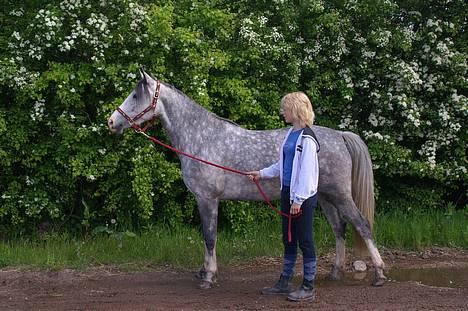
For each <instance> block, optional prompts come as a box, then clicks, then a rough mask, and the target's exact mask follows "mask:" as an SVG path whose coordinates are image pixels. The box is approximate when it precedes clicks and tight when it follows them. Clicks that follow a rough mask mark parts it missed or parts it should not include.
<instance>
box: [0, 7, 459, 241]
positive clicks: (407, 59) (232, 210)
mask: <svg viewBox="0 0 468 311" xmlns="http://www.w3.org/2000/svg"><path fill="white" fill-rule="evenodd" d="M2 8H3V10H2V12H0V23H1V25H2V27H1V29H0V92H1V94H2V96H1V99H0V231H1V232H12V233H13V234H21V233H30V232H34V231H35V230H36V229H37V228H38V226H39V225H41V224H44V223H49V224H51V225H52V226H53V227H54V228H67V230H70V231H73V232H90V230H92V229H93V228H95V227H98V226H103V225H104V224H105V223H108V222H109V221H110V219H115V220H116V221H117V222H118V224H119V226H122V228H129V229H131V230H133V228H140V227H143V226H148V225H151V224H152V223H154V222H162V223H165V224H168V225H169V226H170V227H175V226H177V224H179V223H190V224H197V222H198V219H197V216H196V213H197V212H196V204H195V201H194V199H193V196H192V195H190V194H189V193H188V192H187V190H186V189H185V187H184V185H183V182H182V180H181V175H180V169H179V164H178V160H177V158H176V157H175V156H174V155H172V154H170V153H169V152H168V151H166V150H161V149H159V148H154V147H153V146H151V145H150V144H149V143H148V142H147V141H145V140H144V139H143V138H141V137H138V136H137V135H135V134H133V133H126V134H125V135H123V136H120V137H115V136H113V135H111V134H110V133H109V132H108V130H107V128H106V120H107V118H108V117H109V115H110V114H111V113H112V112H113V111H114V109H115V108H116V107H117V106H118V105H120V103H121V102H122V101H123V100H124V98H125V97H126V96H127V94H128V93H129V92H130V90H131V89H132V88H133V86H134V84H135V82H136V80H137V69H138V68H139V67H144V68H145V69H146V70H147V71H148V72H150V73H152V74H153V75H154V76H155V77H157V78H160V79H162V80H164V81H166V82H169V83H171V84H174V85H175V86H177V87H178V88H179V89H181V90H182V91H183V92H184V93H186V94H187V95H188V96H190V97H192V98H193V99H194V100H196V101H197V102H198V103H200V104H201V105H203V106H204V107H206V108H208V109H210V110H211V111H213V112H214V113H217V114H218V115H221V116H223V117H226V118H229V119H231V120H234V121H235V122H237V123H239V124H241V125H242V126H245V127H247V128H250V129H271V128H277V127H280V126H283V123H282V122H281V121H280V119H279V117H278V108H279V107H278V106H279V105H278V102H279V100H280V98H281V96H282V95H284V94H285V93H286V92H289V91H294V90H304V91H306V92H307V93H308V94H309V95H310V97H311V98H312V100H313V103H314V108H315V110H316V113H317V118H316V122H317V124H318V125H324V126H329V127H332V128H337V129H343V130H351V131H354V132H357V133H359V134H361V135H362V136H363V137H364V138H365V139H366V141H367V142H368V144H369V148H370V152H371V156H372V158H373V161H374V164H375V173H376V176H377V182H378V185H377V189H378V190H379V202H378V204H379V206H383V207H384V208H385V209H391V208H392V207H393V208H395V207H396V208H398V209H402V210H408V209H414V208H415V207H417V206H424V207H431V208H432V207H435V206H438V205H439V202H440V201H444V200H447V198H449V197H451V196H453V193H457V194H460V193H462V196H463V195H464V196H465V198H466V193H464V192H465V190H464V189H466V187H467V169H466V164H467V163H466V162H467V158H466V141H467V132H466V130H464V126H463V124H464V123H465V120H466V117H467V114H468V109H467V97H466V90H467V82H466V73H467V37H466V22H465V19H466V16H465V15H466V13H465V12H466V10H467V5H466V2H465V1H461V0H454V1H450V2H448V3H447V1H442V0H430V1H417V0H414V1H399V0H379V1H370V0H369V1H368V0H366V1H354V0H345V1H322V0H313V1H299V2H298V1H279V0H278V1H276V0H275V1H251V0H243V1H235V2H232V1H225V0H212V1H198V0H197V1H187V0H171V1H169V0H163V1H158V2H154V1H139V2H133V1H131V0H108V1H104V2H103V1H88V0H84V1H72V0H62V1H60V0H50V1H31V0H27V1H23V2H21V3H19V2H17V1H10V0H7V1H4V3H3V4H2ZM152 134H154V135H157V136H159V137H161V136H164V133H163V131H162V129H161V128H160V127H159V126H158V127H156V128H155V129H154V130H153V132H152ZM419 180H422V183H423V186H422V187H420V186H419ZM429 185H436V186H433V187H432V186H429ZM456 200H458V199H456ZM387 201H388V203H387ZM461 201H463V200H461ZM459 203H460V200H459ZM262 210H263V209H262ZM265 215H267V214H266V213H263V211H262V212H259V211H258V209H257V207H256V204H251V203H250V204H248V203H227V204H225V205H224V206H223V207H222V212H221V216H222V218H221V221H220V223H221V225H222V226H228V227H230V228H232V229H233V231H234V232H239V233H242V234H243V235H248V234H250V233H251V232H252V230H253V229H252V228H254V227H255V224H257V223H259V222H263V221H266V222H268V217H270V216H265Z"/></svg>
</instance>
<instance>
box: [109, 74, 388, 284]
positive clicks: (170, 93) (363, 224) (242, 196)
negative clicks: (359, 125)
mask: <svg viewBox="0 0 468 311" xmlns="http://www.w3.org/2000/svg"><path fill="white" fill-rule="evenodd" d="M141 76H142V78H141V80H140V81H139V82H138V83H137V85H136V87H135V89H134V90H133V91H132V92H131V93H130V95H129V96H128V97H127V99H126V100H125V101H124V102H123V103H122V105H121V106H120V107H119V108H118V110H120V112H119V111H115V112H114V113H113V114H112V116H111V117H110V118H109V120H108V126H109V129H110V130H111V131H112V132H115V133H118V134H121V133H122V132H123V130H124V129H127V128H129V127H130V123H129V120H127V119H126V118H130V121H132V120H131V119H133V118H134V117H135V116H138V120H135V123H137V124H141V123H143V122H145V121H148V120H151V119H153V118H154V117H158V118H159V119H160V120H161V123H162V125H163V127H164V129H165V130H166V131H167V134H168V136H169V139H170V141H171V142H172V145H173V146H174V147H175V148H178V149H180V150H182V151H184V152H185V153H188V154H192V155H195V156H197V157H199V158H202V159H205V160H208V161H211V162H214V163H217V164H220V165H223V166H227V167H231V168H234V169H236V170H240V171H244V172H247V171H253V170H258V169H261V168H264V167H267V166H269V165H271V164H272V163H274V162H276V161H277V160H278V153H279V149H280V146H281V143H282V141H283V139H284V137H285V135H286V132H287V129H278V130H267V131H252V130H246V129H244V128H242V127H240V126H238V125H236V124H235V123H233V122H230V121H229V120H226V119H223V118H221V117H218V116H216V115H215V114H213V113H211V112H209V111H208V110H206V109H204V108H203V107H201V106H200V105H198V104H197V103H195V102H194V101H193V100H192V99H190V98H189V97H187V96H186V95H185V94H183V93H182V92H180V91H179V90H177V89H176V88H174V87H173V86H171V85H168V84H166V83H162V82H160V81H158V80H155V79H154V78H152V77H151V76H150V75H148V74H147V73H145V72H144V71H143V70H142V71H141ZM155 94H156V96H155ZM124 115H126V118H125V117H124ZM312 129H313V131H314V132H315V135H316V136H317V138H318V141H319V143H320V152H319V154H318V158H319V168H320V177H319V187H318V201H319V205H320V206H321V208H322V210H323V212H324V214H325V215H326V217H327V219H328V221H329V223H330V224H331V226H332V229H333V232H334V234H335V238H336V259H335V263H334V265H333V268H332V270H331V272H330V277H331V278H332V279H339V278H340V277H341V275H342V273H343V271H344V265H345V225H346V223H350V224H351V225H352V226H353V227H354V229H355V231H357V232H358V234H359V235H360V237H361V238H362V240H363V243H362V245H365V246H364V247H367V250H368V251H369V254H370V256H371V259H372V262H373V265H374V267H375V279H374V282H373V285H376V286H380V285H383V284H384V282H385V280H386V277H385V276H384V272H383V270H384V262H383V261H382V259H381V257H380V254H379V252H378V250H377V247H376V245H375V243H374V241H373V239H372V232H371V231H372V230H371V226H372V221H373V216H374V215H373V211H374V193H373V191H374V190H373V173H372V164H371V160H370V157H369V153H368V150H367V147H366V145H365V144H364V142H363V141H362V140H361V139H360V138H359V136H358V135H356V134H353V133H351V132H342V131H337V130H333V129H330V128H326V127H321V126H313V127H312ZM179 158H180V162H181V168H182V174H183V180H184V183H185V185H186V186H187V188H188V189H189V190H190V191H191V192H192V193H193V194H194V195H195V197H196V200H197V204H198V210H199V213H200V218H201V222H202V228H203V235H204V239H205V260H204V264H203V266H202V268H201V269H200V271H199V273H198V276H199V277H200V278H201V281H200V288H210V287H211V286H212V284H213V282H214V281H215V277H216V273H217V262H216V235H217V216H218V204H219V202H220V201H221V200H262V199H263V198H262V196H261V195H260V193H259V191H258V190H257V188H256V186H255V184H254V183H253V182H251V181H250V180H249V178H248V177H246V176H243V175H239V174H234V173H232V172H227V171H224V170H222V169H220V168H216V167H213V166H209V165H207V164H204V163H201V162H198V161H195V160H193V159H190V158H188V157H186V156H183V155H179ZM261 185H262V187H263V188H264V191H265V193H266V194H267V196H268V198H270V199H275V198H278V197H279V195H280V187H279V186H280V185H279V180H278V179H272V180H262V181H261ZM358 207H359V208H358ZM362 240H361V241H362ZM364 243H365V244H364Z"/></svg>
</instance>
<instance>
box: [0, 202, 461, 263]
mask: <svg viewBox="0 0 468 311" xmlns="http://www.w3.org/2000/svg"><path fill="white" fill-rule="evenodd" d="M375 228H376V234H375V235H376V240H377V244H378V245H379V246H385V247H388V248H398V249H420V248H425V247H430V246H436V245H437V246H448V247H459V248H464V249H466V248H468V225H467V213H466V211H462V210H460V211H451V212H449V213H447V212H441V211H439V212H430V213H426V214H423V213H402V212H393V213H386V214H383V215H378V216H377V223H376V226H375ZM314 234H315V241H316V246H317V250H318V253H323V252H325V251H328V250H333V249H334V243H335V241H334V237H333V234H332V232H331V229H330V226H329V225H328V223H327V222H326V220H325V218H324V217H323V215H320V213H318V216H317V218H316V220H315V233H314ZM350 240H351V239H348V242H349V241H350ZM281 254H282V245H281V237H280V225H279V219H276V220H275V221H273V222H272V223H270V224H261V225H258V226H256V227H255V228H252V229H251V230H250V231H249V232H246V233H245V234H244V235H240V234H234V233H233V232H229V231H221V232H220V233H219V235H218V242H217V255H218V263H219V264H221V265H230V264H236V263H241V262H244V261H246V260H249V259H252V258H255V257H261V256H269V257H277V256H281ZM203 255H204V246H203V242H202V238H201V235H200V232H199V230H197V229H195V228H189V227H186V226H180V227H178V228H173V229H168V228H163V227H153V228H152V229H150V230H148V231H146V232H143V233H140V234H138V235H136V236H135V237H124V238H123V239H119V238H115V237H113V236H112V235H109V236H108V235H99V236H94V237H88V238H73V237H70V236H69V235H67V234H65V233H49V234H48V235H47V236H45V237H43V238H42V239H41V240H30V239H15V240H12V241H0V266H29V267H39V268H48V269H61V268H65V267H71V268H85V267H88V266H93V265H104V264H112V265H119V266H122V267H127V268H128V269H131V270H133V269H144V268H145V267H148V266H159V265H166V264H169V265H171V266H173V267H184V268H196V267H199V266H201V264H202V260H203Z"/></svg>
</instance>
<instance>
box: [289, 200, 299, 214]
mask: <svg viewBox="0 0 468 311" xmlns="http://www.w3.org/2000/svg"><path fill="white" fill-rule="evenodd" d="M300 210H301V206H300V205H299V204H297V203H293V204H292V205H291V208H290V209H289V213H290V214H291V215H296V214H297V213H299V211H300Z"/></svg>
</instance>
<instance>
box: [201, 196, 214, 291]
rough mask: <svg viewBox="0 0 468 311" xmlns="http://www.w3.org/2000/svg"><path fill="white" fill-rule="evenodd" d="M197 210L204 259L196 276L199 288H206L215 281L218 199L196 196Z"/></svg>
mask: <svg viewBox="0 0 468 311" xmlns="http://www.w3.org/2000/svg"><path fill="white" fill-rule="evenodd" d="M197 203H198V211H199V213H200V219H201V222H202V228H203V237H204V239H205V261H204V263H203V266H202V268H201V269H200V272H199V273H198V276H199V277H200V278H201V281H200V285H199V286H200V288H202V289H207V288H211V287H212V286H213V283H214V282H215V281H216V272H217V270H218V266H217V263H216V234H217V225H218V200H217V199H206V198H201V197H197Z"/></svg>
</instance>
